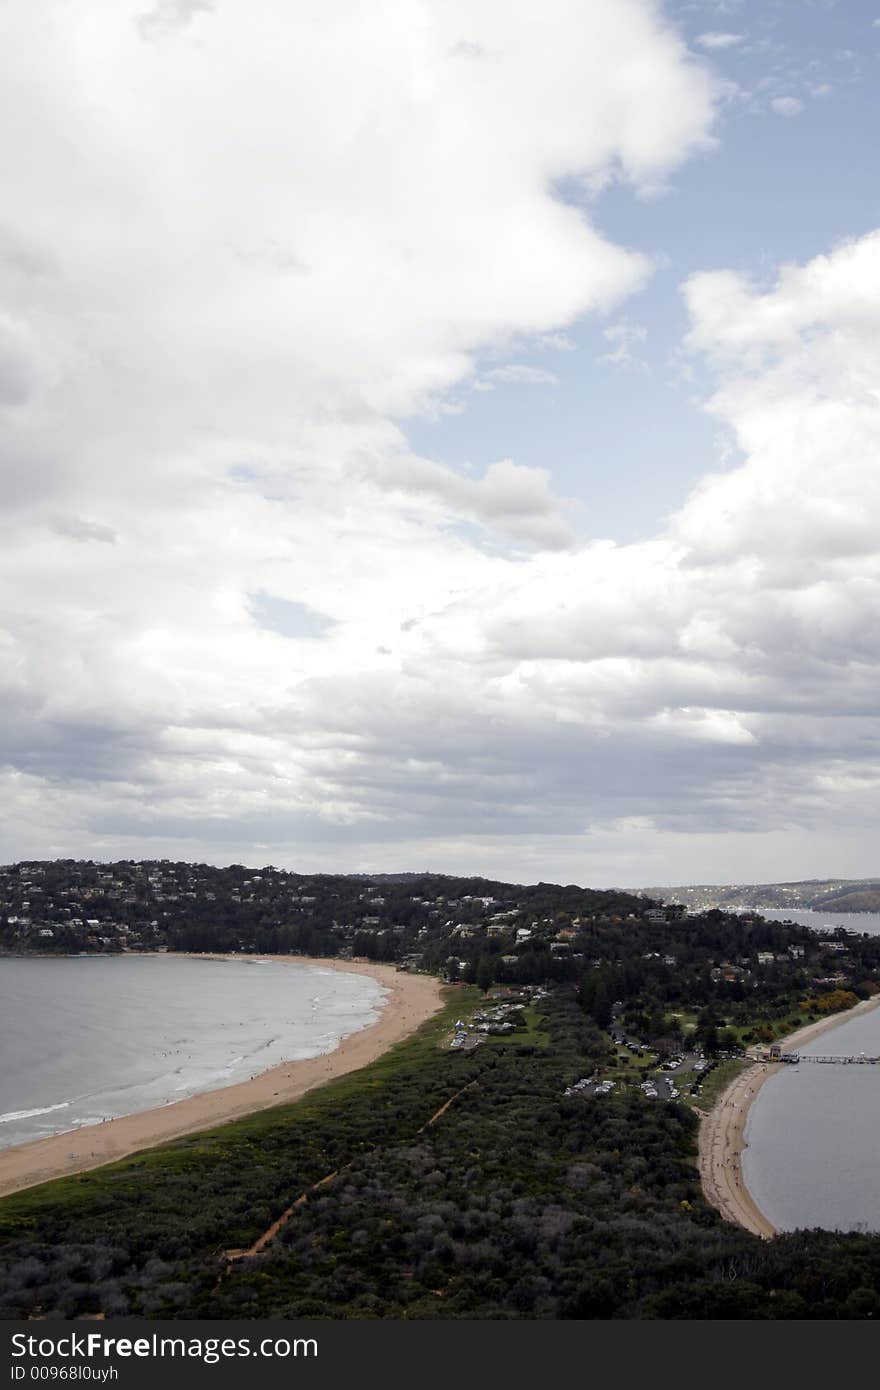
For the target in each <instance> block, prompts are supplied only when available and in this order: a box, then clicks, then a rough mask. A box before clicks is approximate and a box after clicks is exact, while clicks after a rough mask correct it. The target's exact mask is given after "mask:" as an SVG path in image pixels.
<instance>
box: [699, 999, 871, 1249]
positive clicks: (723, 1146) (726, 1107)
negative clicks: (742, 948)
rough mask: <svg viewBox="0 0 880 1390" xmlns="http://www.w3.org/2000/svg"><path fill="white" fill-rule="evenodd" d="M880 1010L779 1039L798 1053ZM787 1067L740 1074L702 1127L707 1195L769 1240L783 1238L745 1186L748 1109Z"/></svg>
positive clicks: (769, 1065)
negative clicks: (770, 1080)
mask: <svg viewBox="0 0 880 1390" xmlns="http://www.w3.org/2000/svg"><path fill="white" fill-rule="evenodd" d="M878 1006H880V995H876V996H875V997H874V998H872V999H862V1000H860V1002H859V1003H858V1004H856V1005H854V1006H853V1008H851V1009H847V1010H845V1012H843V1013H838V1014H831V1015H830V1017H828V1018H822V1019H818V1020H817V1021H816V1022H815V1023H808V1024H806V1025H805V1026H804V1027H803V1028H798V1029H797V1031H796V1032H794V1033H790V1034H789V1035H788V1037H787V1038H781V1039H780V1045H781V1047H782V1050H783V1052H795V1051H797V1049H798V1048H800V1047H803V1046H804V1045H805V1044H806V1043H809V1042H812V1041H813V1039H814V1038H818V1037H820V1036H821V1035H822V1034H823V1033H827V1032H829V1030H830V1029H832V1028H837V1027H839V1025H840V1024H841V1023H846V1022H847V1021H848V1020H849V1019H851V1018H855V1017H856V1016H857V1015H859V1014H863V1013H868V1012H869V1011H870V1010H871V1009H876V1008H877V1007H878ZM784 1065H785V1063H778V1062H755V1063H754V1064H753V1065H752V1066H750V1067H747V1068H746V1070H745V1071H743V1072H740V1074H739V1076H737V1077H736V1078H735V1079H734V1080H733V1081H732V1082H731V1084H730V1085H729V1086H728V1087H727V1090H726V1091H724V1092H723V1093H722V1095H720V1096H719V1097H718V1100H717V1101H716V1103H715V1106H714V1107H713V1109H712V1110H711V1111H710V1112H709V1114H708V1115H706V1116H704V1118H703V1120H702V1123H701V1124H700V1154H699V1166H700V1181H701V1183H702V1185H703V1192H704V1193H705V1195H706V1198H707V1200H708V1201H709V1202H711V1203H712V1206H713V1207H715V1208H716V1209H717V1210H718V1211H719V1212H720V1213H721V1215H722V1216H723V1217H724V1219H725V1221H732V1222H734V1223H735V1224H736V1225H737V1226H743V1227H745V1229H746V1230H747V1231H752V1232H753V1233H754V1234H755V1235H759V1236H762V1237H764V1239H767V1240H769V1239H770V1238H771V1237H772V1236H775V1235H777V1234H778V1232H777V1229H776V1227H775V1226H774V1225H773V1224H772V1222H771V1221H769V1220H768V1219H767V1217H766V1216H765V1215H764V1213H763V1212H762V1211H761V1209H760V1207H759V1206H758V1204H757V1203H756V1202H755V1200H754V1198H753V1197H752V1195H751V1193H750V1192H749V1190H748V1188H747V1187H746V1185H745V1181H744V1179H743V1172H742V1153H743V1150H744V1148H745V1147H746V1143H747V1141H746V1121H747V1119H748V1112H749V1107H750V1106H751V1105H753V1104H754V1102H755V1097H756V1096H757V1094H758V1092H759V1091H760V1089H761V1087H762V1086H763V1084H764V1082H765V1081H766V1080H767V1078H768V1077H769V1076H773V1075H775V1073H776V1072H778V1071H779V1070H780V1067H781V1066H784Z"/></svg>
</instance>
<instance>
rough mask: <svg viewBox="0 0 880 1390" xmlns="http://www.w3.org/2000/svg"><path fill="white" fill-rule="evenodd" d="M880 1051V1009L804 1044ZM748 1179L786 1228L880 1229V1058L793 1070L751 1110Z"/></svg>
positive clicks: (819, 1052)
mask: <svg viewBox="0 0 880 1390" xmlns="http://www.w3.org/2000/svg"><path fill="white" fill-rule="evenodd" d="M799 1051H800V1054H801V1056H805V1055H812V1056H857V1055H858V1054H859V1053H861V1052H864V1053H866V1054H867V1055H868V1056H878V1055H880V1008H877V1009H873V1010H872V1011H871V1012H869V1013H867V1014H863V1015H862V1016H861V1017H858V1018H851V1019H849V1020H847V1021H846V1022H845V1023H841V1024H840V1025H839V1026H838V1027H836V1028H833V1029H830V1030H829V1031H828V1032H827V1033H823V1034H822V1035H821V1037H818V1038H816V1039H815V1040H814V1041H813V1042H811V1043H808V1044H807V1045H806V1046H805V1047H802V1048H800V1049H799ZM746 1144H747V1148H746V1149H745V1151H744V1153H743V1159H742V1165H743V1176H744V1178H745V1181H746V1185H747V1187H748V1189H749V1191H750V1192H751V1194H752V1196H753V1197H754V1199H755V1201H756V1202H757V1203H758V1206H759V1207H760V1208H761V1210H762V1211H763V1212H764V1214H765V1215H766V1216H767V1217H769V1219H770V1220H771V1221H772V1222H773V1224H774V1225H775V1226H777V1227H778V1228H779V1229H780V1230H783V1231H793V1230H797V1229H799V1228H800V1229H804V1228H806V1229H810V1228H812V1227H815V1226H820V1227H822V1228H823V1229H825V1230H840V1231H858V1230H867V1231H880V1164H878V1162H877V1154H878V1152H880V1065H875V1066H817V1065H815V1064H809V1063H806V1064H802V1065H799V1066H788V1067H784V1068H783V1069H782V1070H781V1071H780V1072H778V1073H777V1074H776V1075H775V1076H771V1077H770V1078H769V1080H768V1081H766V1082H765V1084H764V1085H763V1087H762V1088H761V1090H760V1091H759V1092H758V1095H757V1096H756V1098H755V1102H754V1104H753V1105H752V1108H751V1110H750V1111H749V1116H748V1119H747V1121H746Z"/></svg>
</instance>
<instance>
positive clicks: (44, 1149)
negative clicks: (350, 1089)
mask: <svg viewBox="0 0 880 1390" xmlns="http://www.w3.org/2000/svg"><path fill="white" fill-rule="evenodd" d="M163 954H167V955H173V954H180V955H182V956H186V957H189V958H192V959H195V960H266V959H271V960H272V961H273V962H274V961H276V960H277V961H282V962H286V963H288V964H293V965H305V966H315V967H318V968H321V969H331V970H339V971H342V972H343V973H348V974H352V975H369V976H371V977H372V978H373V979H374V980H376V981H377V982H378V983H379V984H380V985H381V986H382V987H383V988H384V989H386V990H387V991H388V994H387V996H386V998H385V999H384V1000H383V1002H382V1003H381V1005H380V1010H381V1012H380V1014H379V1017H378V1019H377V1020H376V1021H375V1022H373V1023H370V1024H368V1025H367V1027H366V1028H361V1029H359V1030H358V1031H357V1032H355V1033H349V1034H348V1035H347V1036H346V1037H344V1038H343V1039H342V1041H341V1042H340V1043H339V1045H338V1046H337V1047H335V1048H334V1049H333V1050H332V1051H331V1052H323V1053H320V1054H318V1055H317V1056H315V1057H307V1058H304V1059H300V1060H299V1061H290V1062H282V1063H280V1064H279V1065H277V1066H274V1067H271V1068H270V1069H269V1070H268V1071H264V1072H261V1073H260V1074H259V1075H258V1076H255V1077H254V1078H253V1079H252V1080H249V1081H240V1082H236V1083H235V1084H234V1085H231V1086H223V1087H219V1088H217V1089H215V1090H211V1091H202V1092H200V1093H199V1094H197V1095H192V1096H187V1097H185V1098H184V1099H183V1100H179V1101H173V1102H172V1103H170V1104H166V1105H162V1106H160V1107H158V1108H157V1109H154V1110H143V1111H138V1112H136V1113H134V1114H131V1115H121V1116H119V1117H118V1118H115V1119H112V1120H107V1121H106V1122H105V1123H102V1124H96V1125H87V1126H83V1127H81V1128H79V1129H73V1130H65V1131H62V1132H61V1133H59V1134H52V1135H49V1136H47V1137H46V1138H45V1139H34V1140H31V1141H30V1142H29V1143H26V1144H19V1145H14V1146H12V1147H10V1148H8V1149H0V1197H4V1196H8V1195H9V1194H11V1193H13V1192H21V1191H24V1190H25V1189H26V1188H28V1187H35V1186H37V1184H39V1183H43V1182H49V1181H51V1180H52V1179H54V1178H62V1177H70V1176H72V1175H73V1174H75V1173H83V1172H87V1171H88V1170H89V1169H92V1168H100V1167H102V1166H103V1165H104V1164H106V1163H112V1162H115V1161H116V1160H117V1159H120V1158H126V1157H127V1156H128V1155H129V1154H132V1153H137V1152H138V1151H139V1150H141V1149H148V1148H154V1147H155V1146H156V1145H158V1144H164V1143H167V1142H169V1141H170V1140H172V1139H179V1138H181V1137H182V1136H183V1135H186V1134H194V1133H196V1132H198V1131H199V1130H204V1129H213V1128H215V1127H216V1126H218V1125H222V1124H226V1123H228V1122H229V1121H231V1120H237V1119H242V1118H243V1117H244V1116H246V1115H251V1114H254V1113H255V1112H256V1111H259V1110H266V1109H269V1108H270V1107H271V1106H273V1105H284V1104H286V1103H288V1102H290V1101H294V1100H299V1099H300V1097H301V1096H303V1095H305V1094H306V1092H307V1091H310V1090H312V1089H313V1088H314V1087H316V1086H320V1085H323V1084H324V1082H326V1081H332V1080H334V1079H335V1078H336V1077H337V1076H344V1075H346V1073H348V1072H352V1071H358V1070H359V1069H360V1068H361V1067H365V1066H367V1064H368V1063H369V1062H372V1061H374V1060H375V1059H376V1058H377V1057H378V1056H380V1055H381V1054H382V1053H383V1052H385V1051H386V1050H387V1049H388V1048H389V1047H392V1046H393V1045H394V1044H395V1043H397V1042H400V1041H401V1040H402V1039H403V1038H405V1037H407V1036H408V1035H409V1034H410V1033H412V1032H413V1031H414V1030H415V1029H416V1028H418V1027H419V1026H420V1025H421V1024H422V1023H424V1022H425V1021H426V1020H427V1019H428V1018H430V1017H431V1015H432V1014H434V1013H436V1012H437V1010H438V1009H439V1008H440V1007H441V1004H442V999H441V995H440V989H441V982H440V981H439V980H438V979H437V978H436V977H435V976H433V975H411V974H408V973H406V972H405V971H398V970H396V969H395V968H394V966H391V965H382V964H379V963H374V962H372V961H364V960H336V959H328V958H325V957H317V956H271V957H267V956H265V955H257V954H254V955H235V956H226V955H223V954H221V953H219V952H205V953H196V952H189V951H187V952H180V953H172V952H167V953H163Z"/></svg>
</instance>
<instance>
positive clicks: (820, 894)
mask: <svg viewBox="0 0 880 1390" xmlns="http://www.w3.org/2000/svg"><path fill="white" fill-rule="evenodd" d="M632 891H634V892H642V893H646V894H647V895H648V896H650V897H652V898H654V897H656V898H663V899H664V900H665V901H666V902H675V903H684V904H685V905H686V906H687V907H688V908H690V909H691V910H693V911H705V910H706V909H707V908H710V907H722V908H724V907H726V908H742V907H758V908H761V907H769V908H773V909H774V911H780V910H781V911H784V910H785V908H787V907H788V908H792V909H794V910H798V909H805V908H807V909H813V910H816V911H820V912H825V911H827V912H880V878H809V879H803V880H800V881H799V882H795V883H690V884H678V885H676V886H674V887H671V886H667V887H664V888H660V887H655V888H643V889H634V890H632Z"/></svg>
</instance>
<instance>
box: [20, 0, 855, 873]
mask: <svg viewBox="0 0 880 1390" xmlns="http://www.w3.org/2000/svg"><path fill="white" fill-rule="evenodd" d="M0 44H2V48H3V51H4V52H5V53H7V54H11V55H14V62H12V63H10V64H9V65H8V69H7V74H6V80H5V82H4V84H3V89H2V91H0V159H2V187H3V189H4V194H5V196H4V199H3V203H2V206H0V441H2V442H0V470H2V509H0V531H2V535H0V795H2V802H0V805H2V807H3V815H2V818H0V859H3V860H5V861H7V862H11V861H13V860H15V859H19V858H54V857H61V856H63V857H68V856H73V857H88V858H93V859H103V860H109V859H117V858H172V859H187V860H197V861H203V862H210V863H216V864H226V863H233V862H234V863H244V864H249V865H255V866H256V865H266V864H274V865H276V866H278V867H287V868H292V869H297V870H299V871H301V872H315V871H325V872H340V873H347V872H363V871H377V872H382V871H392V870H413V871H422V870H431V871H434V872H448V873H474V874H485V875H488V876H492V877H498V878H502V879H508V880H512V881H516V882H527V881H537V880H539V879H544V880H546V881H557V882H566V883H580V884H584V885H593V886H596V887H609V886H614V885H619V886H639V885H641V884H663V883H670V884H672V883H687V882H700V883H706V882H731V881H733V882H736V881H740V882H742V881H745V882H756V881H772V880H779V879H796V878H808V877H809V878H814V877H823V876H849V877H858V876H860V875H870V874H874V875H876V874H877V872H878V867H877V861H876V852H875V842H876V839H877V835H876V822H877V807H878V791H880V727H878V717H877V693H876V692H877V689H878V669H877V668H878V663H880V557H878V545H877V536H878V521H880V480H878V467H877V461H878V454H880V331H878V330H880V179H878V172H880V169H878V164H880V156H878V148H877V141H876V131H877V129H878V128H880V84H878V81H877V76H878V65H880V0H878V4H877V5H876V6H874V5H872V4H870V3H867V0H741V3H740V2H738V0H692V2H691V3H683V2H682V0H678V2H677V3H674V2H673V0H667V3H654V0H544V3H543V4H542V5H541V6H539V7H536V6H534V5H533V4H530V3H526V2H525V0H467V3H464V0H371V3H370V4H368V5H365V4H363V0H334V4H333V5H327V4H326V3H321V0H299V3H297V5H295V6H291V5H289V4H286V3H284V2H283V0H76V3H72V0H41V4H40V5H33V4H32V3H31V0H2V3H0Z"/></svg>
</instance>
